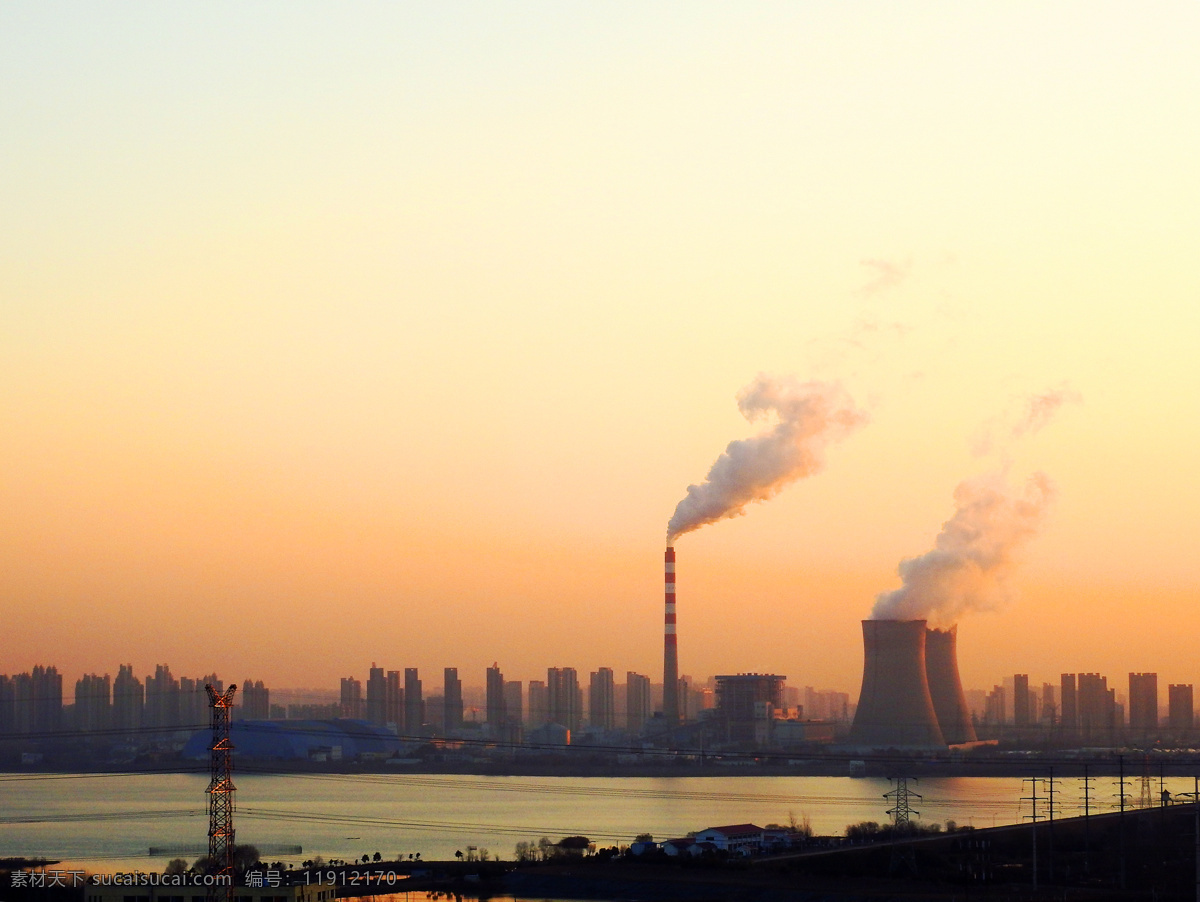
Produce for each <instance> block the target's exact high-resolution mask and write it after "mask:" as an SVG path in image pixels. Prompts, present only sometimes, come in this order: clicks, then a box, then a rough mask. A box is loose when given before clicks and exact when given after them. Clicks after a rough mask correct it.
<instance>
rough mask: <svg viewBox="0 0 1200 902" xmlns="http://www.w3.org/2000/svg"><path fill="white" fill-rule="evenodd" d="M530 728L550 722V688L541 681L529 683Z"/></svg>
mask: <svg viewBox="0 0 1200 902" xmlns="http://www.w3.org/2000/svg"><path fill="white" fill-rule="evenodd" d="M528 701H529V726H531V727H540V726H541V725H542V724H545V723H549V722H550V688H549V687H548V686H547V685H546V684H545V683H543V682H542V681H541V680H530V681H529V699H528Z"/></svg>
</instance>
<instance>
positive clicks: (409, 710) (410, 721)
mask: <svg viewBox="0 0 1200 902" xmlns="http://www.w3.org/2000/svg"><path fill="white" fill-rule="evenodd" d="M424 729H425V696H424V695H423V694H422V692H421V678H420V676H419V675H418V674H417V668H415V667H405V668H404V735H406V736H420V735H422V732H423V731H424Z"/></svg>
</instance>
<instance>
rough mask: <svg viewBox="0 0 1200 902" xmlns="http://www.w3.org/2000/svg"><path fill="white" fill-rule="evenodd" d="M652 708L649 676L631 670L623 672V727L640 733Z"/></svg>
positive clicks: (652, 710)
mask: <svg viewBox="0 0 1200 902" xmlns="http://www.w3.org/2000/svg"><path fill="white" fill-rule="evenodd" d="M653 713H654V709H653V708H652V707H651V706H650V677H648V676H644V675H642V674H640V673H634V672H633V671H632V670H630V671H628V672H626V674H625V729H627V730H628V731H629V732H630V733H634V734H637V733H641V732H642V729H643V728H644V727H645V726H646V721H648V720H649V719H650V715H651V714H653Z"/></svg>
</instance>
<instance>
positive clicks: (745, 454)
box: [667, 375, 866, 545]
mask: <svg viewBox="0 0 1200 902" xmlns="http://www.w3.org/2000/svg"><path fill="white" fill-rule="evenodd" d="M738 409H739V410H740V411H741V412H742V415H743V416H744V417H745V418H746V419H747V420H749V421H751V422H755V421H756V420H760V419H762V418H764V417H767V416H769V415H771V414H774V415H775V416H777V417H778V418H779V422H778V423H777V424H776V425H775V427H774V428H772V429H770V430H769V431H767V432H764V433H762V434H761V435H756V436H754V437H753V438H746V439H738V440H736V441H733V442H730V443H729V446H728V447H727V448H726V449H725V451H724V453H723V454H722V455H721V456H720V457H718V458H717V459H716V462H715V463H713V465H712V468H711V469H709V471H708V476H706V477H705V480H704V482H703V483H702V484H700V485H689V486H688V489H687V496H686V497H685V498H684V499H683V500H682V501H680V502H679V504H678V505H677V506H676V507H675V514H674V516H672V517H671V522H670V523H668V524H667V544H668V545H670V544H672V543H673V542H674V541H675V539H676V538H677V537H678V536H681V535H683V534H684V533H687V532H691V531H692V530H694V529H699V528H700V527H701V526H706V525H708V524H709V523H715V522H717V521H718V520H724V519H727V518H729V517H740V516H741V515H743V514H744V513H745V512H746V505H748V504H749V503H750V502H751V501H766V500H767V499H769V498H773V497H775V495H777V494H778V493H779V492H780V491H781V490H782V489H783V488H784V487H785V486H787V485H789V484H791V483H793V482H795V481H796V480H798V479H803V478H804V477H805V476H809V475H811V474H813V473H815V472H816V471H817V470H819V469H820V468H821V462H822V461H821V451H822V450H823V448H824V446H825V445H826V444H828V443H829V442H830V441H832V440H834V439H837V438H841V437H843V436H845V435H846V434H848V433H849V432H850V431H851V430H853V429H854V428H855V427H857V426H859V425H860V424H862V423H863V422H865V421H866V414H865V413H863V412H862V411H860V410H859V409H858V408H857V407H856V406H855V405H854V402H853V401H852V400H851V399H850V397H849V396H848V395H847V394H846V392H845V391H844V390H843V389H842V388H841V386H839V385H836V384H833V383H828V382H800V381H798V380H797V379H795V378H774V377H771V376H766V375H759V376H758V378H757V379H755V380H754V381H753V382H751V383H750V384H749V385H747V386H746V387H745V388H743V389H742V390H741V392H739V393H738Z"/></svg>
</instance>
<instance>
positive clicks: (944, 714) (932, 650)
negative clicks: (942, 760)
mask: <svg viewBox="0 0 1200 902" xmlns="http://www.w3.org/2000/svg"><path fill="white" fill-rule="evenodd" d="M925 674H926V679H927V680H928V682H929V695H930V698H932V699H933V710H934V711H936V712H937V719H938V726H940V727H941V728H942V738H943V739H945V740H946V742H948V743H950V744H951V745H955V744H957V743H960V742H975V741H976V739H978V738H979V737H977V736H976V735H975V725H974V724H973V723H971V711H970V709H969V708H968V707H967V697H966V696H965V695H963V688H962V680H961V679H959V676H958V627H957V626H952V627H950V629H948V630H938V629H928V630H926V631H925Z"/></svg>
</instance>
